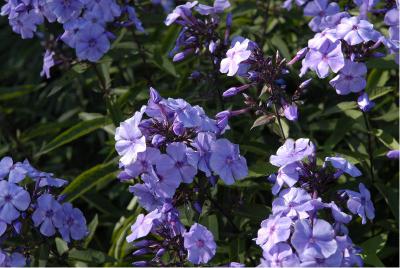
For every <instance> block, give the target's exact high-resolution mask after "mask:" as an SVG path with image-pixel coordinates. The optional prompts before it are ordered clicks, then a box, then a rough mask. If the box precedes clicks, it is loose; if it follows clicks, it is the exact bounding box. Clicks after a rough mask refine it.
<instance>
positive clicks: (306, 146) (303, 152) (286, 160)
mask: <svg viewBox="0 0 400 268" xmlns="http://www.w3.org/2000/svg"><path fill="white" fill-rule="evenodd" d="M314 152H315V146H314V144H313V143H312V142H311V141H310V140H309V139H303V138H302V139H298V140H296V141H294V140H292V139H287V140H286V141H285V143H284V144H283V145H282V146H281V147H279V149H278V151H277V152H276V155H271V157H270V159H269V162H270V163H271V164H272V165H274V166H277V167H281V166H284V165H287V164H290V163H293V162H297V161H300V160H303V159H304V158H305V157H307V156H311V155H312V154H314Z"/></svg>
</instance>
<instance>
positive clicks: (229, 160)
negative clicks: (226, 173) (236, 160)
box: [225, 156, 233, 165]
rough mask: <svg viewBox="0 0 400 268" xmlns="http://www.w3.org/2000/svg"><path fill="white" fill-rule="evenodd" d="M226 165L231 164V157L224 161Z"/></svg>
mask: <svg viewBox="0 0 400 268" xmlns="http://www.w3.org/2000/svg"><path fill="white" fill-rule="evenodd" d="M225 162H226V163H227V164H228V165H229V164H230V163H232V162H233V159H232V157H231V156H228V157H227V158H226V161H225Z"/></svg>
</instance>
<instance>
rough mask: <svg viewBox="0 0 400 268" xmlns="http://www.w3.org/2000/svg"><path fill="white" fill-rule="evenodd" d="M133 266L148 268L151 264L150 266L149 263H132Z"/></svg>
mask: <svg viewBox="0 0 400 268" xmlns="http://www.w3.org/2000/svg"><path fill="white" fill-rule="evenodd" d="M132 266H135V267H147V266H149V264H148V262H147V261H135V262H132Z"/></svg>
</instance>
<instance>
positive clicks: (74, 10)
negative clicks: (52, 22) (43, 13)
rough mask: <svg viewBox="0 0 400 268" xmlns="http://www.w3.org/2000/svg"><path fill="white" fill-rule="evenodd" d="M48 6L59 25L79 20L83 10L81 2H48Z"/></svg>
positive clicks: (76, 0) (70, 0) (53, 0)
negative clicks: (71, 20)
mask: <svg viewBox="0 0 400 268" xmlns="http://www.w3.org/2000/svg"><path fill="white" fill-rule="evenodd" d="M47 5H48V7H49V9H50V11H52V12H53V14H54V15H55V16H56V17H57V21H58V22H59V23H65V22H67V21H69V20H70V19H75V18H77V17H78V16H79V15H80V13H81V10H82V8H83V3H82V2H81V0H48V1H47Z"/></svg>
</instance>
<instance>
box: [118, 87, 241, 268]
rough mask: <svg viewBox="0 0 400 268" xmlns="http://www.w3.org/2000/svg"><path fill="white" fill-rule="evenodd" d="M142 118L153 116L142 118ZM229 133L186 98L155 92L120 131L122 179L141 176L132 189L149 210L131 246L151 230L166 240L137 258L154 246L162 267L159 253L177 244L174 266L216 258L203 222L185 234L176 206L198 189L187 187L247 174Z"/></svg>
mask: <svg viewBox="0 0 400 268" xmlns="http://www.w3.org/2000/svg"><path fill="white" fill-rule="evenodd" d="M144 115H147V116H148V117H149V118H148V119H144V118H143V116H144ZM226 129H227V126H226V124H225V125H223V126H220V125H218V122H217V121H216V120H213V119H210V118H209V117H207V115H206V114H205V113H204V111H203V109H202V108H201V107H199V106H191V105H190V104H189V103H187V102H186V101H184V100H183V99H172V98H168V99H164V98H162V97H161V96H160V95H159V93H158V92H157V91H156V90H155V89H153V88H150V99H149V101H148V103H147V105H145V106H143V107H142V108H141V109H140V111H139V112H136V113H135V114H134V116H133V117H131V118H129V119H127V120H126V121H124V122H122V123H121V125H120V126H119V127H118V128H117V129H116V134H115V140H116V145H115V148H116V150H117V152H118V154H119V155H120V156H121V158H120V167H121V169H122V172H121V173H120V174H119V178H120V180H122V181H128V180H131V179H134V178H137V177H140V182H139V183H136V184H135V185H133V186H131V187H130V191H131V192H132V193H133V194H134V195H135V196H136V197H137V198H138V201H139V204H140V205H141V206H142V207H143V208H145V209H146V210H147V211H149V212H150V213H149V214H147V215H146V216H143V215H141V216H139V217H138V218H137V221H136V223H135V224H134V225H133V226H132V234H131V235H130V236H129V237H128V242H133V241H134V240H136V239H139V238H142V237H144V236H146V235H147V234H149V233H150V232H152V233H154V234H157V235H158V236H159V237H161V238H163V239H161V241H158V242H157V243H158V244H157V245H158V246H155V244H154V243H155V242H154V241H152V242H151V245H152V246H149V245H148V244H146V243H145V245H146V249H140V251H138V252H136V253H134V254H135V255H138V254H139V253H143V254H147V253H150V249H149V247H150V248H151V252H152V253H156V254H155V257H154V258H153V259H152V262H151V264H154V263H158V264H160V263H161V259H160V256H161V255H163V254H161V253H160V252H158V250H161V252H165V250H166V248H165V247H166V245H170V246H171V245H174V246H171V248H170V249H171V250H173V251H175V252H176V256H175V255H174V256H171V263H173V264H175V265H178V266H180V265H181V264H182V262H183V260H184V259H185V256H186V255H187V258H188V260H189V261H190V262H192V263H194V264H199V263H206V262H208V261H209V260H210V259H211V257H212V256H213V255H214V254H215V243H214V241H213V239H212V234H211V233H210V232H209V231H208V230H206V229H205V227H203V226H201V225H199V224H195V225H193V226H192V227H191V229H190V231H188V232H185V228H184V226H183V225H182V224H181V222H180V220H179V212H178V211H177V210H176V209H175V206H178V205H180V204H182V203H183V202H187V201H188V200H187V198H190V197H189V196H191V193H194V192H196V191H197V190H196V189H189V188H188V187H187V185H188V184H194V185H199V184H202V185H204V184H208V183H210V184H211V186H213V185H215V183H216V181H217V176H218V177H220V178H221V179H222V180H223V181H224V182H225V183H226V184H233V183H234V182H235V181H236V180H240V179H243V178H244V177H245V176H247V173H248V168H247V164H246V160H245V158H244V157H242V156H241V155H240V152H239V146H238V145H236V144H232V143H231V142H230V141H229V140H227V139H224V138H221V137H220V136H221V135H222V134H223V133H224V131H225V130H226ZM195 177H197V178H198V180H195ZM201 177H202V178H204V179H203V180H201V179H200V178H201ZM178 187H180V190H179V191H177V189H178ZM193 191H194V192H193ZM182 193H184V194H182ZM193 201H194V202H193V207H194V209H197V211H201V204H199V202H198V201H197V200H196V199H195V200H193ZM196 239H197V240H196ZM139 243H140V242H139ZM160 243H161V244H160ZM140 245H142V244H140ZM182 247H184V249H186V251H185V250H184V249H183V248H182ZM156 251H157V252H156ZM186 252H187V253H186ZM139 264H141V263H136V265H139ZM142 264H143V263H142ZM146 264H149V263H148V262H147V263H146ZM161 264H163V263H161Z"/></svg>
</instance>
